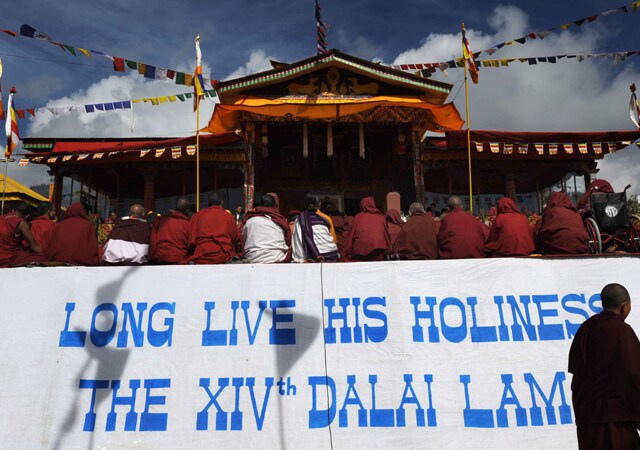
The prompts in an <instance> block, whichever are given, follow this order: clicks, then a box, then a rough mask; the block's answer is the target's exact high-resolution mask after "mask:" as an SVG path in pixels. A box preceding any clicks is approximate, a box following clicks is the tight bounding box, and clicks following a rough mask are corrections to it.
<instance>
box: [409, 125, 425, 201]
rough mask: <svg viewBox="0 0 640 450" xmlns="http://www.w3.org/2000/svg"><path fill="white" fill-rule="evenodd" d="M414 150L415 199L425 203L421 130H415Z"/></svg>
mask: <svg viewBox="0 0 640 450" xmlns="http://www.w3.org/2000/svg"><path fill="white" fill-rule="evenodd" d="M412 138H413V139H412V140H413V146H412V148H413V151H412V152H411V153H412V154H411V157H412V162H413V184H414V186H415V190H416V198H415V201H417V202H420V203H422V204H424V200H425V193H424V171H423V169H422V155H421V154H420V131H419V130H417V129H414V130H413V136H412Z"/></svg>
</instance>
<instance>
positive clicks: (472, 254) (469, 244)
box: [438, 208, 487, 259]
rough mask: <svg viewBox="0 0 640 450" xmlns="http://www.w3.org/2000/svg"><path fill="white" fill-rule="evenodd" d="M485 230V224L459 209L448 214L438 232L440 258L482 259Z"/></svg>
mask: <svg viewBox="0 0 640 450" xmlns="http://www.w3.org/2000/svg"><path fill="white" fill-rule="evenodd" d="M485 228H487V226H486V225H485V224H483V223H482V222H480V221H479V220H478V219H476V218H475V217H473V216H472V215H471V214H469V213H468V212H465V211H463V210H462V209H460V208H458V209H456V210H454V211H450V212H448V213H447V214H446V215H445V216H444V218H443V219H442V221H441V223H440V230H439V231H438V246H439V247H440V258H441V259H461V258H484V241H485V231H484V229H485Z"/></svg>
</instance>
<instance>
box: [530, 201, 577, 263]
mask: <svg viewBox="0 0 640 450" xmlns="http://www.w3.org/2000/svg"><path fill="white" fill-rule="evenodd" d="M536 225H537V224H536ZM535 243H536V250H537V251H538V252H539V253H542V254H545V255H561V254H566V255H580V254H585V253H589V236H588V235H587V231H586V230H585V229H584V224H583V222H582V217H580V214H578V211H576V209H575V208H574V207H573V204H572V203H571V200H569V197H567V195H566V194H565V193H563V192H552V193H551V195H550V196H549V199H548V200H547V207H546V208H545V209H544V213H543V214H542V221H541V223H540V226H539V228H538V229H537V234H536V235H535Z"/></svg>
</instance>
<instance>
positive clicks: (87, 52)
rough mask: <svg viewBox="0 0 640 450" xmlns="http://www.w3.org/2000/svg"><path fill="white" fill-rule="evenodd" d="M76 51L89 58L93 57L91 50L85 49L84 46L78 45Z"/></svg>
mask: <svg viewBox="0 0 640 450" xmlns="http://www.w3.org/2000/svg"><path fill="white" fill-rule="evenodd" d="M78 51H79V52H80V53H82V54H83V55H85V56H88V57H89V58H93V56H92V55H91V52H90V51H89V50H87V49H86V48H79V47H78Z"/></svg>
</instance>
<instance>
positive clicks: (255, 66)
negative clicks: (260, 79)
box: [226, 50, 273, 80]
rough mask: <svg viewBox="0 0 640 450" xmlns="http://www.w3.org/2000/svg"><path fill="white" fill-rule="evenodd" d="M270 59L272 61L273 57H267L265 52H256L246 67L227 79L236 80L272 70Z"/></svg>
mask: <svg viewBox="0 0 640 450" xmlns="http://www.w3.org/2000/svg"><path fill="white" fill-rule="evenodd" d="M270 59H272V57H271V56H267V54H266V53H265V51H264V50H254V51H252V52H251V55H250V56H249V61H247V63H246V64H245V65H244V66H240V67H238V68H237V69H236V70H234V71H233V72H232V73H231V75H229V76H228V77H227V78H226V79H227V80H232V79H234V78H239V77H244V76H246V75H251V74H252V73H257V72H262V71H265V70H269V69H272V68H273V67H271V63H270V62H269V60H270Z"/></svg>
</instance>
